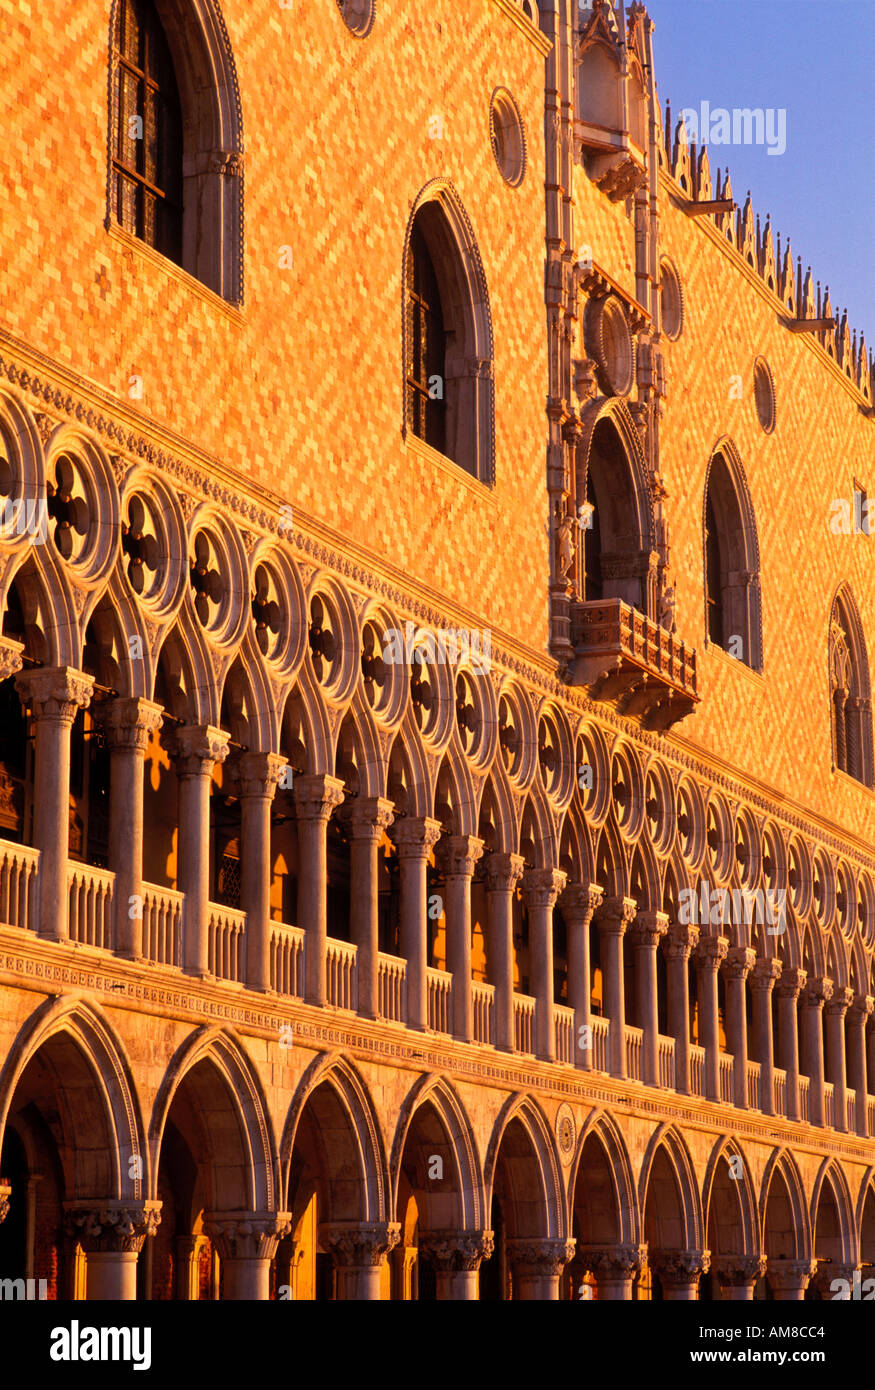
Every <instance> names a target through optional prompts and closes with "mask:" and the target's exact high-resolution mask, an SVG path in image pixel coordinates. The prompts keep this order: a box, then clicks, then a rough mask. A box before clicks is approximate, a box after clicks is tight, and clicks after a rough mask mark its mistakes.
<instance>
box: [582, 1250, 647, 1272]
mask: <svg viewBox="0 0 875 1390" xmlns="http://www.w3.org/2000/svg"><path fill="white" fill-rule="evenodd" d="M646 1259H647V1245H646V1243H645V1244H642V1245H609V1246H604V1247H603V1246H592V1245H578V1247H577V1263H578V1264H579V1265H581V1266H582V1268H583V1269H585V1270H586V1271H587V1272H588V1273H589V1274H594V1275H595V1277H596V1278H597V1279H631V1278H632V1277H633V1276H634V1275H636V1274H638V1273H639V1272H640V1270H641V1267H642V1265H643V1264H644V1262H645V1260H646Z"/></svg>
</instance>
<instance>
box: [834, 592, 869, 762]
mask: <svg viewBox="0 0 875 1390" xmlns="http://www.w3.org/2000/svg"><path fill="white" fill-rule="evenodd" d="M829 690H830V704H831V713H832V741H833V765H834V766H835V767H836V768H837V769H838V771H840V772H846V773H847V774H848V776H849V777H854V778H856V780H857V781H858V782H862V783H863V784H864V785H865V786H871V785H872V700H871V692H870V686H869V662H868V659H867V656H866V647H865V643H864V641H863V630H862V624H861V622H860V616H859V613H858V611H857V606H856V604H855V603H854V600H853V597H852V595H851V594H850V592H849V591H848V590H847V589H844V588H843V589H841V590H839V592H838V593H837V594H836V597H835V600H834V602H833V606H832V613H831V614H830V620H829Z"/></svg>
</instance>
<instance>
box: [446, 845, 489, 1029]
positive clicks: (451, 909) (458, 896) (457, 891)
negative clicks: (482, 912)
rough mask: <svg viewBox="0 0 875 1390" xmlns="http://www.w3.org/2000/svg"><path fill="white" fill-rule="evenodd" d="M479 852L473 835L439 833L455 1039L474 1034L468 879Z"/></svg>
mask: <svg viewBox="0 0 875 1390" xmlns="http://www.w3.org/2000/svg"><path fill="white" fill-rule="evenodd" d="M482 853H483V841H482V840H478V839H476V838H475V836H473V835H443V836H441V839H440V840H439V841H438V846H437V855H438V858H439V860H440V863H441V867H442V869H443V875H444V884H445V892H446V903H445V905H444V906H445V910H446V922H447V970H449V971H450V973H451V974H452V977H453V1034H454V1036H455V1037H456V1038H457V1039H458V1041H459V1042H472V1041H473V1038H474V1002H473V998H472V995H471V879H472V878H473V876H474V866H475V865H476V863H477V860H478V859H479V858H480V856H481V855H482Z"/></svg>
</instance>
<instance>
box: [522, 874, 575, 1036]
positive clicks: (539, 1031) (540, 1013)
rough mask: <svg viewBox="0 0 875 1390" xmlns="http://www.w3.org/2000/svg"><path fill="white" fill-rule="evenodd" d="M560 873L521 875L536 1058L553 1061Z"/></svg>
mask: <svg viewBox="0 0 875 1390" xmlns="http://www.w3.org/2000/svg"><path fill="white" fill-rule="evenodd" d="M566 877H567V875H566V874H564V873H563V872H562V870H561V869H530V870H529V872H528V873H526V874H524V875H523V893H524V895H525V899H526V907H527V908H528V911H529V962H530V969H531V974H532V994H533V995H534V997H535V1055H536V1056H537V1057H540V1058H541V1060H542V1061H544V1062H555V1060H556V1018H555V1012H554V1007H553V1005H554V1002H555V1001H554V997H553V996H554V992H555V986H554V983H553V908H554V906H555V905H556V899H557V898H558V897H559V894H560V893H561V892H562V889H563V888H564V887H565V880H566Z"/></svg>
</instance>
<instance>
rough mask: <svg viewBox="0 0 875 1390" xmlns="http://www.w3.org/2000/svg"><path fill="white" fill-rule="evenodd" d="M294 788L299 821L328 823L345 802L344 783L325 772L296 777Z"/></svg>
mask: <svg viewBox="0 0 875 1390" xmlns="http://www.w3.org/2000/svg"><path fill="white" fill-rule="evenodd" d="M294 788H295V810H296V812H297V816H298V820H324V821H327V820H328V819H329V817H330V815H331V812H332V811H333V810H335V808H336V807H337V806H340V805H341V803H342V802H343V782H342V781H341V780H340V779H339V778H338V777H328V776H327V775H326V774H325V773H323V772H318V773H315V774H308V775H307V776H306V777H296V778H295V783H294Z"/></svg>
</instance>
